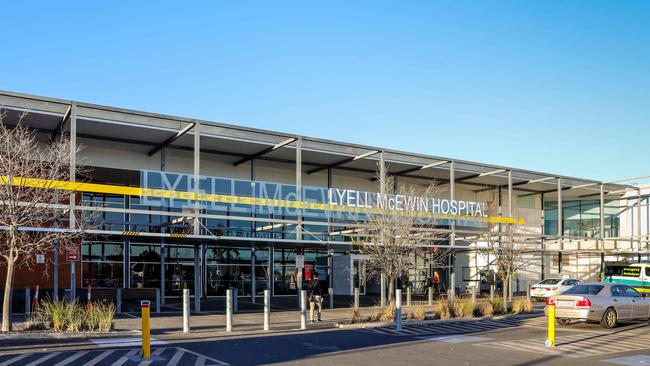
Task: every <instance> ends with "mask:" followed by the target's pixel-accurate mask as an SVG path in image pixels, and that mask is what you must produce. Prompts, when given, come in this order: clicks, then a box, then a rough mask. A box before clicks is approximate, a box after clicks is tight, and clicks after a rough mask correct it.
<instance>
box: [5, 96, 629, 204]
mask: <svg viewBox="0 0 650 366" xmlns="http://www.w3.org/2000/svg"><path fill="white" fill-rule="evenodd" d="M71 103H72V102H71V101H69V100H62V99H55V98H47V97H40V96H33V95H27V94H20V93H14V92H7V91H0V109H3V110H6V111H7V112H8V113H7V114H6V118H5V123H7V124H10V125H11V124H15V123H17V121H18V119H19V117H20V114H21V113H23V112H26V113H28V115H27V117H25V118H23V124H24V125H26V126H28V127H31V128H34V129H36V130H38V131H42V132H45V133H48V134H55V133H57V131H58V130H59V129H61V128H64V125H62V123H61V122H62V121H65V120H66V119H68V117H67V115H68V113H70V112H68V110H69V108H70V105H71ZM76 104H77V134H78V136H79V137H82V138H91V139H99V140H105V141H116V142H123V143H127V144H136V145H142V146H148V147H149V150H147V151H149V152H151V151H154V153H155V150H156V149H159V148H160V147H165V148H169V149H178V150H188V151H191V150H192V149H193V147H192V146H193V144H192V138H191V137H190V136H188V135H191V131H190V132H188V131H185V132H184V133H179V132H181V131H183V129H184V128H186V127H187V126H188V125H190V124H193V123H197V122H198V123H200V124H201V152H202V153H209V154H219V155H224V156H231V157H234V158H237V159H238V160H236V161H235V162H234V163H233V164H236V165H239V164H243V163H245V162H246V161H250V160H252V159H261V160H268V161H274V162H279V163H287V164H294V163H295V153H294V152H293V151H291V150H293V149H295V147H293V146H290V145H288V146H286V148H285V149H280V148H279V147H277V145H278V144H281V143H282V142H285V141H287V139H288V138H294V139H295V138H297V136H295V135H293V136H292V135H291V134H287V133H280V132H275V131H268V130H261V129H255V128H248V127H243V126H236V125H230V124H225V123H219V122H212V121H202V120H201V121H198V120H195V119H189V118H182V117H174V116H168V115H162V114H155V113H147V112H140V111H134V110H127V109H122V108H115V107H107V106H101V105H95V104H90V103H83V102H77V103H76ZM170 134H171V135H172V137H170ZM301 139H302V152H303V159H302V160H303V165H304V166H305V167H309V168H307V169H309V170H307V173H308V174H313V173H315V172H318V171H322V170H325V169H328V168H336V169H339V170H343V171H348V172H359V173H361V174H366V176H367V177H368V179H371V178H373V177H374V176H375V175H376V171H377V159H376V158H375V157H372V156H370V155H368V156H364V157H362V158H359V156H360V155H362V154H364V153H370V152H374V154H376V153H378V152H379V151H383V153H384V161H385V162H386V165H387V167H388V168H389V169H387V170H389V172H388V173H389V174H392V175H395V176H400V177H404V178H405V179H415V180H434V179H435V180H436V181H438V182H441V183H444V182H448V177H449V168H448V167H446V166H445V164H446V163H447V162H452V161H453V162H454V166H455V172H456V179H455V181H456V183H458V184H462V185H468V186H476V187H478V188H479V189H477V190H475V192H477V193H478V192H484V191H488V190H492V189H497V188H499V187H501V188H507V186H508V185H507V183H508V181H507V177H505V176H504V174H500V173H503V172H505V171H511V172H512V173H511V174H512V180H513V181H514V182H513V183H512V186H513V189H517V190H521V191H524V192H527V193H531V194H540V193H546V194H552V193H553V192H556V191H557V179H558V178H560V179H562V185H563V188H562V190H563V191H570V194H571V196H575V197H580V196H584V195H592V194H596V193H595V189H599V185H600V184H601V183H602V182H599V181H595V180H589V179H582V178H575V177H566V176H559V175H557V174H547V173H541V172H535V171H530V170H525V169H515V168H509V167H503V166H496V165H492V164H482V163H477V162H469V161H463V160H458V159H449V158H445V157H439V156H431V155H425V154H416V153H409V152H403V151H397V150H391V149H383V148H378V147H373V146H365V145H360V144H352V143H345V142H339V141H331V140H324V139H318V138H312V137H301ZM288 144H290V142H289V143H288ZM283 146H284V145H283ZM281 147H282V146H281ZM355 158H356V159H355ZM390 171H392V173H391V172H390ZM486 173H489V174H486ZM576 186H577V187H576ZM572 187H573V188H572ZM551 188H552V189H551ZM625 189H635V187H634V186H630V185H626V184H619V183H604V190H605V192H607V194H615V193H614V192H624V191H622V190H625ZM567 195H568V194H567ZM563 196H564V194H563Z"/></svg>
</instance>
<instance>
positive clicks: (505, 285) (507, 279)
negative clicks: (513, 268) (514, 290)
mask: <svg viewBox="0 0 650 366" xmlns="http://www.w3.org/2000/svg"><path fill="white" fill-rule="evenodd" d="M509 285H510V276H506V277H505V278H504V279H503V312H504V313H507V312H508V292H509V291H510V289H509Z"/></svg>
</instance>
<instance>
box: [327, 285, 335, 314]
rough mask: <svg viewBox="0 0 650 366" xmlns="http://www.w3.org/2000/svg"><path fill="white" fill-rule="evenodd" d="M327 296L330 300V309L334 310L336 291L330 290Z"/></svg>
mask: <svg viewBox="0 0 650 366" xmlns="http://www.w3.org/2000/svg"><path fill="white" fill-rule="evenodd" d="M327 294H328V295H329V298H330V309H334V289H333V288H331V287H330V288H328V289H327Z"/></svg>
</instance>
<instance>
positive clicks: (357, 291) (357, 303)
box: [354, 287, 359, 309]
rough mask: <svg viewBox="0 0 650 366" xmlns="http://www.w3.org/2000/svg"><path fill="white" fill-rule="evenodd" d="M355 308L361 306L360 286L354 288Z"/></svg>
mask: <svg viewBox="0 0 650 366" xmlns="http://www.w3.org/2000/svg"><path fill="white" fill-rule="evenodd" d="M354 308H355V309H358V308H359V288H358V287H355V288H354Z"/></svg>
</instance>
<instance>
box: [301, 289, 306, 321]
mask: <svg viewBox="0 0 650 366" xmlns="http://www.w3.org/2000/svg"><path fill="white" fill-rule="evenodd" d="M300 329H307V291H305V290H300Z"/></svg>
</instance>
